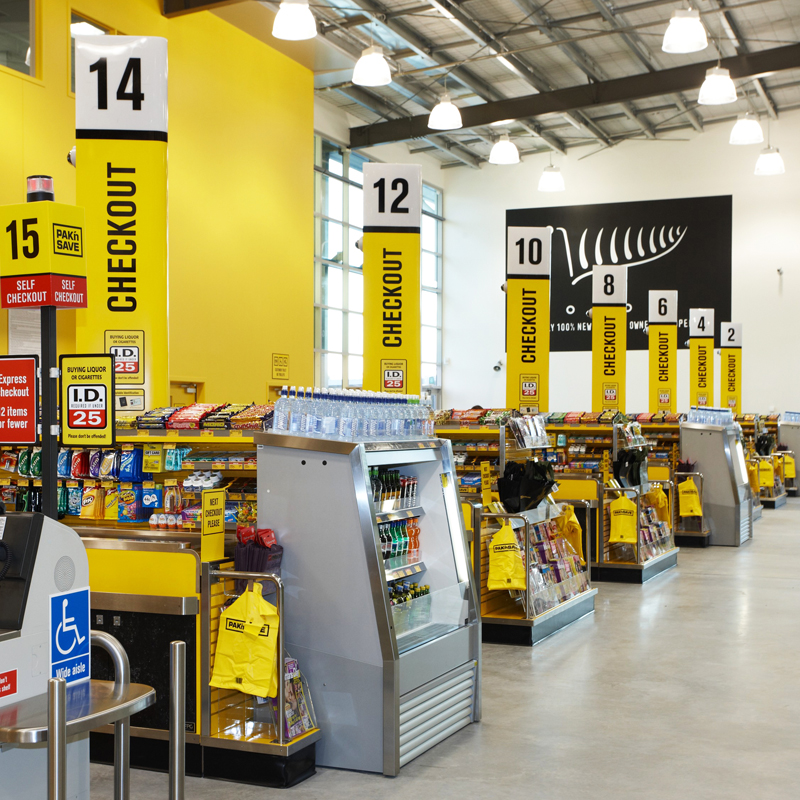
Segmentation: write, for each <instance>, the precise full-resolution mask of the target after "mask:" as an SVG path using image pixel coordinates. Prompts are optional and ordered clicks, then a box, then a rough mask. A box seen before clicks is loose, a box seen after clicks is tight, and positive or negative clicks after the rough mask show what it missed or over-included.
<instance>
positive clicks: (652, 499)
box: [644, 485, 669, 522]
mask: <svg viewBox="0 0 800 800" xmlns="http://www.w3.org/2000/svg"><path fill="white" fill-rule="evenodd" d="M644 498H645V500H646V501H647V502H648V503H650V505H651V506H653V508H655V510H656V515H657V516H658V519H659V520H660V521H661V522H669V499H668V498H667V495H666V493H665V492H664V490H663V489H662V488H661V487H660V486H658V485H656V486H655V488H653V489H651V490H650V491H649V492H648V493H647V494H646V495H645V496H644Z"/></svg>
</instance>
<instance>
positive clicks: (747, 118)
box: [729, 114, 764, 144]
mask: <svg viewBox="0 0 800 800" xmlns="http://www.w3.org/2000/svg"><path fill="white" fill-rule="evenodd" d="M763 141H764V131H762V130H761V123H760V122H759V121H758V118H757V117H756V116H755V115H754V114H739V118H738V119H737V120H736V124H735V125H734V126H733V128H732V129H731V138H730V140H729V143H730V144H761V142H763Z"/></svg>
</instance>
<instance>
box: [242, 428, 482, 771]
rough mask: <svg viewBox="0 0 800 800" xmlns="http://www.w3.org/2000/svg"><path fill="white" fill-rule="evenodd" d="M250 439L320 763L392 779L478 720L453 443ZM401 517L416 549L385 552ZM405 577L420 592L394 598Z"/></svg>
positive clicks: (475, 655) (474, 636)
mask: <svg viewBox="0 0 800 800" xmlns="http://www.w3.org/2000/svg"><path fill="white" fill-rule="evenodd" d="M255 441H256V444H257V445H258V524H259V527H267V526H269V527H272V528H275V530H276V531H279V532H280V533H279V535H280V540H281V544H282V545H283V546H284V558H283V564H282V579H283V582H284V587H285V592H286V598H287V599H286V650H287V653H290V654H291V655H292V656H294V657H296V658H297V659H298V660H299V661H300V663H301V664H302V666H303V673H304V675H305V676H306V678H307V679H308V683H309V686H310V688H311V694H312V697H313V698H314V707H315V709H316V712H317V717H318V723H319V727H320V729H321V730H322V739H321V741H320V742H318V743H317V763H319V764H322V765H324V766H331V767H340V768H345V769H355V770H364V771H368V772H382V773H383V774H384V775H397V773H398V772H399V770H400V768H401V767H402V766H403V765H404V764H406V763H408V762H409V761H411V760H412V759H413V758H416V757H417V756H418V755H420V754H422V753H424V752H425V751H426V750H428V749H430V748H431V747H434V746H435V745H436V744H437V743H438V742H441V741H442V740H443V739H445V738H446V737H448V736H450V735H452V734H453V733H455V732H456V731H458V730H459V729H461V728H464V727H465V726H467V725H469V724H470V723H472V722H476V721H478V719H479V718H480V655H481V627H480V618H479V615H478V613H477V609H476V607H475V584H474V580H473V576H472V570H471V568H470V558H469V546H468V544H467V542H466V539H465V534H464V525H463V519H462V516H461V506H460V503H459V497H458V480H457V477H456V471H455V468H454V466H453V458H452V450H451V447H450V442H449V441H447V440H444V439H426V440H407V441H394V442H391V441H388V442H387V441H380V442H365V443H357V442H344V441H335V440H329V439H318V438H308V437H300V436H291V435H285V434H277V433H275V434H273V433H259V434H256V436H255ZM376 472H377V473H378V475H382V476H384V477H383V478H379V477H377V476H376V474H375V473H376ZM373 479H374V481H376V482H377V483H373ZM409 479H410V480H411V483H409ZM381 481H382V483H381V484H380V485H382V486H384V491H380V489H379V488H376V487H377V486H378V483H380V482H381ZM403 481H404V483H402V482H403ZM414 481H416V483H414ZM401 483H402V485H403V486H405V487H406V491H402V490H401V491H400V492H399V493H398V486H400V485H401ZM409 486H412V487H413V491H411V492H410V494H409V491H408V487H409ZM386 487H388V491H387V490H386ZM398 494H399V495H401V496H398ZM402 495H405V497H403V496H402ZM393 498H394V499H393ZM409 519H410V520H418V524H419V548H418V552H413V548H409V551H408V552H406V553H405V554H402V552H401V554H399V555H394V556H391V555H387V553H388V552H391V551H389V550H387V545H388V540H387V537H388V536H391V533H392V530H393V528H392V526H393V524H394V530H395V532H396V529H397V528H398V527H399V528H400V529H401V530H402V529H403V527H404V526H405V525H406V524H407V521H408V520H409ZM412 528H413V524H412ZM403 549H404V548H400V550H401V551H402V550H403ZM385 555H386V558H384V556H385ZM404 583H417V584H418V585H419V587H422V590H423V592H425V593H424V594H422V595H420V596H416V597H413V598H411V597H409V596H408V595H406V597H405V598H400V601H399V602H398V588H397V587H398V586H401V588H400V590H399V592H400V594H402V593H403V591H404V590H403V589H402V584H404ZM412 593H413V589H412ZM393 598H394V602H393Z"/></svg>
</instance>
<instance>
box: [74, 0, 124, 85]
mask: <svg viewBox="0 0 800 800" xmlns="http://www.w3.org/2000/svg"><path fill="white" fill-rule="evenodd" d="M110 33H114V31H113V30H112V29H111V28H107V27H105V25H101V24H100V23H99V22H94V21H93V20H90V19H87V18H86V17H82V16H81V15H80V14H76V13H75V12H74V11H73V12H72V13H71V15H70V21H69V37H70V42H69V64H70V75H69V81H70V82H69V89H70V91H71V92H73V93H74V92H75V37H76V36H106V35H108V34H110Z"/></svg>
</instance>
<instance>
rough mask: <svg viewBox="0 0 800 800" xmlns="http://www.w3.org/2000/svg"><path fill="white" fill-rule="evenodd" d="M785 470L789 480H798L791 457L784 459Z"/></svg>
mask: <svg viewBox="0 0 800 800" xmlns="http://www.w3.org/2000/svg"><path fill="white" fill-rule="evenodd" d="M783 465H784V466H783V468H784V472H785V475H786V477H787V478H796V477H797V473H796V472H795V464H794V459H793V458H792V457H791V456H784V457H783Z"/></svg>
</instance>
